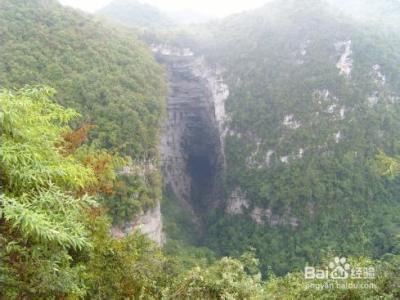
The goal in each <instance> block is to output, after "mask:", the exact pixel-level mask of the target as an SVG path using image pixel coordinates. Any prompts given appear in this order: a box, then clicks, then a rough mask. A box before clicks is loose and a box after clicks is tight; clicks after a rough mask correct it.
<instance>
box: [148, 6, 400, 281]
mask: <svg viewBox="0 0 400 300" xmlns="http://www.w3.org/2000/svg"><path fill="white" fill-rule="evenodd" d="M378 2H379V5H380V6H381V7H385V4H384V3H382V1H378ZM378 2H375V1H372V3H371V7H372V8H373V7H376V5H378ZM389 2H390V1H389ZM389 2H388V3H389ZM336 4H338V3H336ZM366 7H367V8H368V6H367V5H366ZM386 7H390V5H386ZM367 8H366V9H367ZM372 8H370V9H371V10H372ZM390 13H391V14H394V13H395V11H393V10H392V11H390ZM362 24H364V25H365V26H364V25H362ZM191 30H193V31H192V32H190V30H189V34H188V35H184V34H177V35H171V36H170V37H166V38H167V39H168V38H169V39H170V44H171V45H174V46H177V47H191V48H192V50H193V52H194V53H195V55H197V56H199V57H200V56H204V57H205V59H206V60H207V61H208V63H209V64H210V65H216V66H219V68H220V69H222V70H223V73H222V77H223V80H224V81H225V83H226V85H227V86H228V87H229V97H228V98H227V100H226V103H225V109H226V116H225V131H224V132H223V133H222V134H224V140H225V144H226V145H225V151H226V170H225V174H226V176H225V186H224V187H225V193H226V194H225V201H221V203H220V211H219V213H217V214H215V211H214V210H213V209H212V210H211V211H210V212H209V213H210V216H209V217H210V218H211V220H210V219H209V221H208V231H207V233H206V234H205V235H206V241H205V242H204V245H207V246H208V247H211V248H212V249H213V250H216V251H217V253H219V254H222V255H234V254H235V253H237V252H238V253H240V252H242V251H244V250H245V249H247V248H248V247H249V246H250V247H254V248H256V249H257V255H258V256H259V257H260V258H261V263H262V265H263V270H264V272H266V270H267V269H268V268H269V267H272V270H273V271H274V272H277V273H279V274H282V273H286V272H288V271H290V270H293V269H296V268H299V269H300V268H303V266H304V265H305V264H306V263H307V262H311V263H317V262H318V261H319V260H320V259H321V256H323V255H324V253H327V252H330V251H334V252H337V253H344V255H353V254H356V253H363V254H364V255H367V256H371V257H374V258H379V257H381V256H382V255H384V254H386V253H391V252H396V251H398V249H397V248H396V246H395V245H396V237H397V235H398V230H399V224H400V220H399V209H400V203H399V200H398V196H397V195H398V188H399V182H398V181H387V180H385V179H383V178H381V176H380V175H381V174H380V172H379V168H378V167H377V165H376V155H377V154H378V153H379V151H384V152H387V153H390V154H393V155H397V154H398V151H399V148H398V142H399V141H400V130H399V128H400V117H399V116H400V114H399V112H400V111H399V108H400V106H399V99H400V89H399V87H400V77H399V72H398V68H397V66H398V65H399V63H400V55H399V52H398V51H397V49H398V48H399V46H400V39H399V38H398V36H397V35H395V34H394V33H392V32H391V31H388V30H386V28H385V27H384V26H374V27H372V26H369V25H368V24H367V22H364V23H360V22H359V20H356V19H353V18H352V17H351V16H349V15H345V14H343V13H341V12H340V11H339V10H338V8H337V6H331V5H330V4H329V3H328V2H326V1H320V0H313V1H300V2H299V1H279V0H278V1H272V2H269V3H268V4H266V5H265V6H264V7H263V8H261V9H258V10H256V11H251V12H248V13H243V14H238V15H235V16H231V17H228V18H226V19H224V20H222V21H220V22H215V23H211V24H209V25H208V26H207V27H197V28H192V29H191ZM193 32H194V34H193ZM191 34H193V35H192V36H191ZM146 38H148V37H146ZM158 38H159V37H158ZM162 39H164V37H162ZM148 40H149V41H150V42H151V43H154V44H156V43H158V41H157V38H154V39H153V40H152V39H151V38H148ZM167 235H168V234H167ZM396 249H397V250H396Z"/></svg>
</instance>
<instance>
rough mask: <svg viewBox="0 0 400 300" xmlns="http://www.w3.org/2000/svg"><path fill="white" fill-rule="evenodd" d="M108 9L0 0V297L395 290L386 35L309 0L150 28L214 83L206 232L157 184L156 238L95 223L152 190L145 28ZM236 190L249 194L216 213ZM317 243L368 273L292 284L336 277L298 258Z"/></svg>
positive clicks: (399, 209)
mask: <svg viewBox="0 0 400 300" xmlns="http://www.w3.org/2000/svg"><path fill="white" fill-rule="evenodd" d="M394 11H395V10H392V12H394ZM110 26H111V25H105V24H104V23H102V22H101V21H98V20H96V19H93V18H92V17H89V16H85V15H82V14H80V13H77V12H75V11H73V10H70V9H66V8H62V7H61V6H60V5H59V4H58V3H57V2H56V1H53V0H33V1H22V0H0V51H1V53H2V55H1V57H0V87H1V89H2V92H1V93H0V299H360V300H361V299H376V298H377V297H383V298H384V299H399V298H400V289H399V282H400V272H399V270H400V259H399V252H400V244H399V224H400V220H399V216H400V205H399V201H398V196H397V195H398V193H399V188H400V182H399V178H398V177H397V175H398V173H399V172H400V167H399V166H400V162H399V151H400V149H399V146H398V141H400V130H399V128H400V118H399V116H400V114H399V113H400V111H399V103H398V101H399V96H398V95H399V93H400V90H399V87H400V77H399V73H398V70H397V69H396V66H397V65H398V64H399V62H400V55H399V54H398V53H397V51H396V50H397V49H398V46H400V41H399V39H398V37H396V36H392V35H391V34H389V33H385V34H383V32H382V31H381V30H380V28H378V27H377V28H371V27H369V26H366V27H363V26H360V25H359V24H358V23H357V24H356V23H354V22H353V20H352V19H349V18H347V17H344V16H343V15H340V14H338V13H336V12H335V10H332V9H331V8H329V6H327V5H326V4H325V3H323V2H321V1H317V0H313V1H304V2H302V6H301V7H300V8H299V7H298V1H294V0H290V1H277V2H275V3H272V4H270V5H268V6H266V7H265V8H264V9H260V10H258V11H256V12H250V13H247V14H243V15H237V16H233V17H230V18H228V19H226V20H224V21H222V22H217V23H213V24H210V25H209V26H208V27H207V26H206V27H202V28H196V29H194V30H199V31H200V34H196V35H195V37H193V36H190V35H189V36H187V35H185V34H184V35H182V34H181V33H178V34H175V35H170V36H169V37H167V39H168V40H169V41H172V42H174V43H177V44H178V45H183V46H187V45H190V46H191V47H193V48H194V50H195V51H196V52H197V53H201V54H205V55H206V56H207V58H208V60H209V62H211V63H218V64H221V65H222V66H223V67H224V68H225V70H226V72H225V74H224V77H225V79H226V81H227V83H228V84H229V87H230V94H231V95H230V98H229V99H228V102H227V111H228V113H229V116H230V118H229V123H228V124H227V126H228V127H229V129H230V130H229V134H228V136H227V138H226V142H227V153H226V155H227V163H228V164H227V166H228V167H227V170H226V174H227V177H226V178H224V180H225V192H226V197H225V199H223V200H224V201H221V203H220V209H219V210H217V211H214V212H212V213H211V212H210V214H209V216H208V220H209V224H207V225H208V228H207V231H206V232H204V235H203V236H205V237H206V239H205V241H203V242H205V243H204V245H205V246H207V247H209V248H211V250H209V249H207V248H197V247H194V246H190V244H193V245H196V244H197V243H198V240H196V238H193V235H196V232H195V231H192V230H191V228H190V225H189V224H190V220H189V219H188V217H187V216H185V212H184V211H181V210H180V209H179V207H178V205H177V204H176V200H174V196H173V195H168V194H167V197H168V198H169V202H168V203H166V204H165V205H164V207H163V213H164V214H165V216H166V230H167V233H168V234H169V237H170V238H171V240H172V241H170V242H169V243H168V244H167V246H166V247H165V248H164V249H161V248H160V247H159V246H158V245H156V244H154V243H153V242H152V241H150V240H149V239H148V238H147V237H145V236H142V235H141V234H139V232H137V231H134V232H132V233H131V234H129V235H127V236H126V237H123V238H115V237H113V236H112V235H111V233H110V231H111V230H110V228H111V226H112V224H113V223H114V224H116V223H119V225H122V224H121V223H123V222H124V221H126V220H128V219H131V218H132V216H134V215H135V214H137V213H138V212H139V211H141V210H145V209H146V208H149V207H151V206H152V205H154V203H155V201H157V200H159V199H161V197H162V196H161V178H160V174H159V172H158V170H157V168H158V162H157V159H158V153H157V151H158V150H157V144H158V142H159V131H160V120H161V119H162V116H163V109H164V103H163V101H164V97H165V84H164V74H163V70H162V68H161V67H160V66H159V65H158V64H157V63H156V62H155V61H154V59H153V57H152V55H151V53H150V51H149V49H148V48H147V46H145V45H144V44H143V43H142V42H140V41H138V39H137V38H136V37H135V35H134V34H133V33H132V32H127V31H124V30H123V29H120V28H116V27H115V28H114V27H110ZM155 36H157V35H155ZM155 36H151V38H153V39H154V38H155ZM160 37H161V38H164V36H163V35H160V36H157V39H159V38H160ZM349 40H351V41H352V43H351V44H350V45H351V59H352V60H353V61H352V69H351V74H350V76H347V75H346V73H345V74H340V75H339V70H338V68H337V67H336V64H337V62H338V60H339V59H340V57H341V56H342V55H343V52H344V51H345V49H346V48H345V46H346V45H348V44H338V43H343V42H348V41H349ZM335 44H336V46H335ZM338 45H339V46H338ZM347 62H348V61H347ZM377 65H379V68H377V67H375V68H374V66H377ZM378 71H379V73H378ZM380 72H382V73H384V77H382V73H380ZM379 74H380V75H379ZM32 84H33V85H34V86H32ZM36 84H46V85H50V86H54V87H55V88H56V89H57V91H58V93H56V92H55V90H53V89H52V88H49V87H46V86H37V85H36ZM25 85H29V86H25ZM24 86H25V87H24ZM14 87H15V88H16V89H14ZM327 91H328V92H329V93H327ZM65 107H71V108H65ZM342 109H343V112H342ZM291 115H293V117H290V116H291ZM288 116H289V119H288V118H287V117H288ZM285 120H286V121H285ZM338 132H340V135H338ZM300 149H302V150H303V151H300ZM270 151H273V153H272V154H269V153H270ZM299 153H301V155H300V154H299ZM384 153H387V154H388V155H390V156H387V155H386V154H384ZM146 168H148V169H150V170H153V171H151V172H149V174H147V173H146V172H144V170H147V169H146ZM121 169H124V170H125V172H123V173H121V172H120V170H121ZM127 170H128V171H127ZM154 170H155V171H154ZM143 173H146V175H145V176H143ZM382 175H386V176H382ZM237 190H240V191H241V192H240V194H241V195H242V198H243V200H244V201H247V202H248V207H247V208H243V213H240V214H232V213H231V214H229V213H227V209H226V207H228V206H229V204H230V201H232V197H230V196H231V195H232V192H234V191H237ZM174 201H175V202H174ZM255 208H258V209H261V210H268V212H269V213H264V215H263V216H261V219H260V220H258V219H255V218H254V216H252V211H253V210H254V209H255ZM264 212H265V211H264ZM268 214H271V215H272V217H273V218H272V219H271V216H270V217H268ZM179 240H180V241H179ZM213 251H215V252H213ZM226 255H230V256H232V257H236V258H229V257H224V258H220V259H218V258H217V257H218V256H226ZM332 255H343V256H347V257H349V261H350V262H351V264H352V265H355V266H362V267H373V268H374V270H375V276H374V277H373V278H371V279H369V280H367V281H363V283H367V284H372V285H373V288H368V289H352V288H338V287H334V288H329V289H320V288H308V287H309V286H310V284H321V283H322V284H335V283H337V282H336V281H335V280H330V281H324V280H307V279H305V277H304V274H303V272H302V270H303V268H304V266H306V265H307V264H311V265H315V266H316V265H321V266H327V265H328V264H329V262H330V261H332ZM367 257H370V258H367ZM288 272H291V273H288ZM275 274H278V275H282V274H284V275H283V276H280V277H277V276H276V275H275ZM262 275H264V276H262ZM355 282H356V281H355V280H353V279H346V280H345V281H340V283H341V284H343V283H346V284H350V285H351V284H354V283H355Z"/></svg>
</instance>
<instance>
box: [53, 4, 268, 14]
mask: <svg viewBox="0 0 400 300" xmlns="http://www.w3.org/2000/svg"><path fill="white" fill-rule="evenodd" d="M59 1H60V2H61V3H62V4H64V5H70V6H73V7H77V8H80V9H82V10H85V11H88V12H94V11H96V10H97V9H99V8H101V7H102V6H104V5H106V4H107V3H109V2H111V0H59ZM267 1H268V0H142V1H141V2H147V3H150V4H152V5H154V6H156V7H158V8H160V9H161V10H164V11H182V10H183V11H186V10H188V11H192V12H196V13H202V14H207V15H213V16H220V17H222V16H226V15H229V14H232V13H236V12H240V11H243V10H246V9H251V8H257V7H259V6H261V5H262V4H263V3H265V2H267Z"/></svg>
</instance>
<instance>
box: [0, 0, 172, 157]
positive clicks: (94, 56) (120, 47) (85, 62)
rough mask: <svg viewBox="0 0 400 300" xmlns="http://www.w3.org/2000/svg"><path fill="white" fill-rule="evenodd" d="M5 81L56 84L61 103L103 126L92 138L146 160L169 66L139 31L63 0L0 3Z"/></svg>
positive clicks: (0, 69) (0, 78) (0, 74)
mask: <svg viewBox="0 0 400 300" xmlns="http://www.w3.org/2000/svg"><path fill="white" fill-rule="evenodd" d="M0 35H1V39H2V42H1V44H0V51H1V53H2V55H1V57H0V86H1V87H3V88H10V87H21V86H23V85H26V84H49V85H51V86H53V87H55V88H56V89H57V91H58V92H59V95H58V96H57V99H58V101H59V103H60V104H63V105H68V106H70V107H73V108H75V109H77V110H78V111H79V112H81V113H83V114H84V115H85V118H86V119H85V120H83V121H85V122H89V123H91V124H93V125H101V126H98V127H97V128H95V129H94V130H93V134H92V136H91V140H92V141H93V142H95V143H97V144H99V145H101V146H103V147H106V148H110V149H118V150H119V151H120V152H121V153H123V154H126V155H131V156H132V157H135V158H138V159H141V158H145V157H146V156H148V157H150V158H151V157H152V156H154V155H155V152H156V150H155V147H156V144H157V141H158V130H159V121H160V116H161V115H162V111H163V99H164V98H163V97H164V93H165V87H164V78H163V71H162V69H161V68H160V66H158V65H157V64H156V63H155V61H154V59H153V57H152V55H151V53H150V51H149V50H148V48H147V46H145V45H144V44H143V43H141V42H140V41H138V40H137V39H136V38H135V37H134V36H132V33H125V32H124V31H123V30H121V29H119V28H111V27H110V26H106V25H104V24H103V23H101V22H100V21H98V20H97V19H95V18H93V17H90V16H85V15H83V14H80V13H78V12H76V11H74V10H72V9H68V8H64V7H62V6H61V5H59V4H58V3H57V1H55V0H54V1H50V0H49V1H39V0H34V1H22V0H21V1H19V0H18V1H8V0H3V1H1V2H0Z"/></svg>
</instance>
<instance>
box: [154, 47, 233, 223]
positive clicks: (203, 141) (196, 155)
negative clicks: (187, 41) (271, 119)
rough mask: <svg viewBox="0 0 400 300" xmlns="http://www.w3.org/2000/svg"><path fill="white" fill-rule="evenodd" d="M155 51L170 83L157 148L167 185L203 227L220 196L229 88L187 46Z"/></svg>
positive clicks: (213, 70)
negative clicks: (222, 107) (225, 111)
mask: <svg viewBox="0 0 400 300" xmlns="http://www.w3.org/2000/svg"><path fill="white" fill-rule="evenodd" d="M153 51H154V52H155V53H156V57H157V59H158V61H159V62H160V63H161V64H163V65H164V66H165V68H166V72H167V77H168V82H169V83H168V85H169V93H168V97H167V118H166V122H165V132H164V137H163V141H162V147H161V148H162V149H161V152H162V157H163V159H162V160H163V175H164V181H165V186H166V188H168V189H169V190H170V191H172V192H173V193H174V194H175V196H176V197H177V199H178V200H179V202H180V204H181V205H182V207H183V208H184V209H185V210H186V211H187V212H189V213H190V214H191V217H192V220H193V223H194V224H195V225H196V226H197V227H198V228H200V229H201V228H202V227H203V226H204V224H205V222H206V216H207V214H208V212H209V211H210V209H213V208H215V207H216V206H217V205H218V203H219V199H220V196H221V185H220V182H221V177H222V176H221V175H222V172H223V165H224V163H223V160H224V150H223V124H222V122H223V121H222V119H223V118H224V116H221V113H220V111H221V105H222V106H223V105H224V103H221V101H222V102H223V101H224V100H225V99H226V98H227V95H228V90H227V87H226V86H225V85H224V84H223V81H222V78H221V76H220V74H219V71H218V68H217V67H210V66H208V65H207V64H206V62H205V60H204V58H202V57H198V56H196V55H194V53H192V52H191V51H190V50H189V49H177V48H170V47H166V46H154V47H153ZM222 111H223V112H224V110H222Z"/></svg>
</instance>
